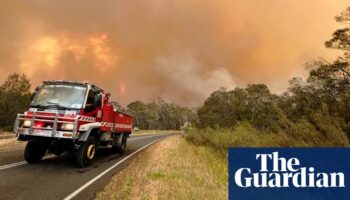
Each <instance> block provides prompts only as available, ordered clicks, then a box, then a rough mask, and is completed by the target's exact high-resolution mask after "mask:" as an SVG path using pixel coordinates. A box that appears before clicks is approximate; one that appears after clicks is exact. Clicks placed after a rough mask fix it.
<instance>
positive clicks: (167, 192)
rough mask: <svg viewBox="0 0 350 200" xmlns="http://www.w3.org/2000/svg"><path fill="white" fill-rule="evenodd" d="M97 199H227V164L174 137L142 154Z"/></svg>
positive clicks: (221, 158)
mask: <svg viewBox="0 0 350 200" xmlns="http://www.w3.org/2000/svg"><path fill="white" fill-rule="evenodd" d="M96 199H227V161H226V159H225V158H223V157H221V156H218V155H217V153H216V152H215V151H214V150H212V149H211V148H208V147H196V146H194V145H192V144H191V143H189V142H187V141H186V140H185V139H183V138H182V137H181V136H173V137H170V138H168V139H166V140H163V141H161V142H159V143H157V144H155V145H153V146H152V147H150V148H148V149H147V150H145V151H144V152H142V153H140V154H139V155H138V156H137V157H136V158H135V159H134V160H133V161H132V162H131V163H130V164H129V165H128V166H127V167H126V168H125V169H123V170H122V171H120V172H119V173H118V174H116V175H115V176H114V177H113V178H112V180H111V182H110V183H109V184H108V185H107V186H106V187H105V188H104V190H103V191H101V192H99V193H98V194H97V195H96Z"/></svg>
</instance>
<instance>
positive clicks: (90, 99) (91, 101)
mask: <svg viewBox="0 0 350 200" xmlns="http://www.w3.org/2000/svg"><path fill="white" fill-rule="evenodd" d="M95 96H96V94H95V93H94V92H93V91H92V90H90V91H89V94H88V98H87V100H86V106H90V105H93V104H94V101H95Z"/></svg>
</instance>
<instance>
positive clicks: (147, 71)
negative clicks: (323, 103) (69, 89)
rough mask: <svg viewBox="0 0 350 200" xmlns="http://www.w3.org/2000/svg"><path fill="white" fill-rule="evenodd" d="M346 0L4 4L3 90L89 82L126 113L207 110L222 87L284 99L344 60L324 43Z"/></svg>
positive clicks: (0, 11)
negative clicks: (324, 61)
mask: <svg viewBox="0 0 350 200" xmlns="http://www.w3.org/2000/svg"><path fill="white" fill-rule="evenodd" d="M348 6H350V3H349V2H348V1H347V0H317V1H315V0H245V1H241V0H216V1H209V0H207V1H204V0H147V1H144V0H133V1H128V0H124V1H121V0H114V1H111V0H106V1H83V0H80V1H77V0H76V1H68V0H67V1H63V0H61V1H53V0H52V1H49V0H26V1H24V0H23V1H18V0H12V1H1V2H0V24H1V26H2V28H1V29H0V83H2V82H3V81H4V80H5V79H6V77H7V76H8V75H9V74H10V73H13V72H18V73H25V74H27V75H28V77H29V78H30V79H31V81H32V83H33V86H36V85H38V84H40V82H41V81H43V80H48V79H60V80H62V79H64V80H87V81H90V82H93V83H95V84H96V85H98V86H100V87H102V88H104V89H106V90H108V91H110V92H111V93H112V97H113V98H114V99H116V100H117V101H118V102H120V103H122V105H126V104H127V103H129V102H130V101H133V100H138V99H140V100H150V99H153V98H155V97H158V96H159V97H162V98H164V99H166V100H170V101H173V102H176V103H179V104H182V105H187V106H198V105H200V104H201V103H202V102H203V100H204V99H205V98H206V97H207V96H208V95H209V94H210V93H211V92H212V91H214V90H216V89H218V88H219V87H221V86H224V87H227V88H234V87H236V86H245V85H246V84H249V83H266V84H267V85H268V86H269V87H270V88H271V90H272V91H273V92H280V91H283V90H284V89H285V88H286V87H287V81H288V80H289V79H291V78H292V77H294V76H305V75H306V72H305V70H304V63H305V62H307V61H311V60H313V59H316V58H319V57H325V58H328V59H331V58H335V57H336V56H338V55H340V54H341V52H338V51H335V50H330V49H326V48H324V41H326V40H327V39H329V38H330V36H331V34H332V33H333V32H334V31H335V30H336V29H337V28H340V27H341V26H342V25H341V24H337V23H336V22H335V20H334V16H335V15H337V14H339V13H340V12H341V11H342V10H344V9H345V8H346V7H348Z"/></svg>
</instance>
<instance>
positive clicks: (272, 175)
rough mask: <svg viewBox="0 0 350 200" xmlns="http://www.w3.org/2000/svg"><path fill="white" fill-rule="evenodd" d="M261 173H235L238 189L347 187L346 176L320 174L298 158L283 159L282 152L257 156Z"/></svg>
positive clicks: (250, 171)
mask: <svg viewBox="0 0 350 200" xmlns="http://www.w3.org/2000/svg"><path fill="white" fill-rule="evenodd" d="M255 159H256V161H257V162H258V163H259V170H258V171H253V170H252V169H251V168H249V167H242V168H239V169H238V170H236V171H235V173H234V181H235V183H236V185H237V186H238V187H242V188H249V187H257V188H266V187H269V188H288V187H296V188H300V187H301V188H305V187H310V188H313V187H316V188H329V187H345V175H344V173H343V172H331V173H326V172H320V171H318V170H317V168H316V167H317V166H312V167H305V166H303V165H302V163H301V162H300V160H299V159H298V158H296V157H293V158H288V159H287V158H284V157H280V156H279V154H278V152H277V151H276V152H272V153H270V154H256V157H255Z"/></svg>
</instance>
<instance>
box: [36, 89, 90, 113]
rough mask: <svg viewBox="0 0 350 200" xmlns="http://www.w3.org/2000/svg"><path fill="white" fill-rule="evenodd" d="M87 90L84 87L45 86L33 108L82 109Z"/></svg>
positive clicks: (38, 94) (37, 96)
mask: <svg viewBox="0 0 350 200" xmlns="http://www.w3.org/2000/svg"><path fill="white" fill-rule="evenodd" d="M86 90H87V88H86V87H84V86H71V85H44V86H42V87H41V89H40V90H39V92H38V93H37V94H36V95H35V97H34V99H33V101H32V103H31V106H32V107H57V108H63V109H64V108H66V109H68V108H72V109H81V108H82V106H83V104H84V100H85V96H86Z"/></svg>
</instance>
